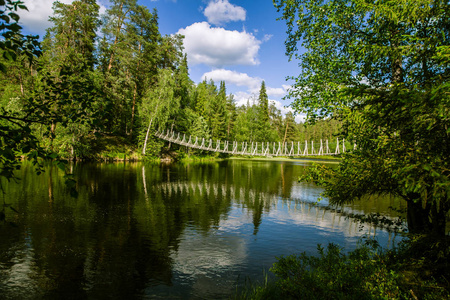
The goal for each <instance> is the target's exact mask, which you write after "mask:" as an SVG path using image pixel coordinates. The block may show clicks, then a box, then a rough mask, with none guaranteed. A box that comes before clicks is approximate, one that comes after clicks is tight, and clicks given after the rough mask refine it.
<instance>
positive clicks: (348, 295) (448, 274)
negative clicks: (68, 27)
mask: <svg viewBox="0 0 450 300" xmlns="http://www.w3.org/2000/svg"><path fill="white" fill-rule="evenodd" d="M270 272H272V273H273V274H275V276H276V278H275V279H269V278H268V276H266V279H265V281H264V282H263V283H253V284H252V283H249V284H248V285H247V286H246V287H245V288H244V289H243V290H242V291H237V292H236V295H235V297H234V299H414V300H418V299H436V300H438V299H439V300H440V299H450V282H449V280H450V237H449V236H446V237H442V236H441V237H434V236H429V235H410V236H408V238H407V239H405V240H404V241H402V242H401V243H400V244H399V245H397V246H396V247H394V248H393V249H388V250H386V249H382V248H381V247H380V245H379V244H378V242H377V241H376V240H374V239H367V240H361V243H360V245H359V246H358V248H356V249H355V250H353V251H350V252H348V253H345V249H343V248H341V247H340V246H339V245H336V244H329V245H318V246H317V254H316V255H306V254H305V253H300V254H293V255H290V256H284V257H279V258H278V261H277V262H276V263H275V264H274V265H273V267H272V268H271V269H270Z"/></svg>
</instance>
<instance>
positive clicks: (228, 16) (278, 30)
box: [21, 0, 300, 120]
mask: <svg viewBox="0 0 450 300" xmlns="http://www.w3.org/2000/svg"><path fill="white" fill-rule="evenodd" d="M97 1H98V3H99V4H100V6H101V11H100V12H101V13H102V12H103V13H104V12H105V10H106V9H107V7H108V5H109V2H108V1H107V0H97ZM24 2H25V4H26V5H27V6H28V9H29V11H30V13H22V14H21V22H22V25H23V26H24V29H25V31H26V32H29V33H33V34H39V35H40V36H41V37H42V36H43V35H44V33H45V28H47V27H48V26H50V25H51V24H50V23H49V22H48V17H49V15H50V14H51V13H52V10H51V7H52V2H53V0H24ZM60 2H64V3H70V2H72V0H61V1H60ZM138 3H139V4H141V5H145V6H147V7H148V8H149V9H150V10H153V8H156V9H157V10H158V15H159V27H160V32H161V34H163V35H171V34H177V33H179V34H183V35H184V36H185V40H184V45H185V52H186V53H187V56H188V64H189V73H190V77H191V78H192V80H194V82H196V83H198V82H200V81H202V80H203V79H204V78H207V79H208V80H209V79H212V80H214V81H215V82H216V83H217V84H218V83H219V81H221V80H224V81H225V83H226V87H227V93H228V94H230V93H232V94H234V96H235V99H236V101H237V103H238V105H241V104H245V103H247V101H248V100H250V101H252V99H255V98H257V96H258V92H259V88H260V86H261V81H262V80H264V81H265V83H266V87H267V93H268V96H269V99H270V100H271V101H274V102H275V104H276V106H277V107H278V108H279V109H280V110H281V111H282V113H283V114H284V113H286V112H287V111H288V109H286V108H284V106H286V105H288V104H289V101H287V100H282V98H283V96H284V95H285V94H286V91H287V89H288V88H289V82H287V81H286V80H285V78H286V76H292V75H297V74H298V72H299V69H298V67H297V63H296V62H295V61H293V62H289V61H288V58H287V57H286V56H285V47H284V40H285V38H286V25H285V23H284V21H277V20H276V19H277V17H279V16H280V14H279V13H277V11H276V9H275V7H274V6H273V4H272V0H138ZM297 120H300V117H297Z"/></svg>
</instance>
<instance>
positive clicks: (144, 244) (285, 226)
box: [0, 160, 404, 299]
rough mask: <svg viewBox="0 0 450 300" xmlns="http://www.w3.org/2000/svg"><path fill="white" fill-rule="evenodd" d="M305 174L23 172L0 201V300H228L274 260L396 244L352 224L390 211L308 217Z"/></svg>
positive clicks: (291, 170)
mask: <svg viewBox="0 0 450 300" xmlns="http://www.w3.org/2000/svg"><path fill="white" fill-rule="evenodd" d="M310 164H311V162H307V161H306V162H305V161H294V160H290V161H278V162H277V161H258V160H250V161H249V160H224V161H218V162H211V163H186V164H167V165H166V164H162V165H160V164H144V163H78V164H74V165H71V166H70V168H71V170H72V172H73V174H74V176H75V179H76V180H77V183H76V184H77V191H78V197H76V198H74V197H71V196H70V194H69V192H68V189H67V187H66V186H65V183H64V178H63V173H62V171H61V170H59V169H57V168H56V167H49V166H47V167H46V171H45V172H44V173H43V174H41V175H39V176H37V175H36V174H35V172H34V170H33V167H32V166H31V165H30V164H24V165H23V167H22V169H21V170H20V171H18V173H17V175H18V177H20V180H19V181H17V182H14V181H11V182H6V181H2V187H3V190H4V192H5V193H3V194H2V195H0V198H1V199H0V203H5V205H4V207H3V215H2V216H3V217H2V218H3V219H4V220H2V221H1V222H0V298H1V299H106V298H107V299H227V298H228V297H230V295H233V294H234V293H235V291H236V290H239V289H240V288H242V287H243V286H244V285H245V284H246V282H247V283H248V282H258V281H262V280H263V278H264V276H265V274H267V273H268V269H269V268H270V267H271V265H272V264H273V263H274V262H275V261H276V257H279V256H281V255H289V254H293V253H300V252H303V251H306V252H307V253H309V254H314V253H315V250H316V247H317V244H319V243H320V244H322V245H326V244H327V243H330V242H333V243H337V244H339V245H340V246H342V247H345V249H346V250H351V249H354V248H355V247H356V245H357V243H358V241H360V240H361V238H362V237H364V236H370V237H375V238H376V239H378V241H379V243H380V244H381V245H382V246H383V247H391V246H392V245H393V244H395V243H396V242H397V241H399V240H400V239H401V237H400V236H398V235H395V234H394V233H390V232H388V231H386V230H385V229H383V228H375V227H373V226H371V225H368V224H360V223H358V222H356V221H355V220H353V219H351V218H347V217H346V215H347V213H349V212H353V213H360V214H369V213H380V214H382V215H385V216H387V217H388V218H391V217H396V214H395V213H394V212H393V211H392V210H390V209H389V207H395V208H399V209H401V208H404V207H402V206H401V204H402V203H399V202H397V201H396V200H395V199H390V198H388V199H366V201H361V202H358V203H354V204H352V205H347V206H345V207H343V208H339V209H333V208H330V207H328V203H327V201H326V199H324V200H321V201H320V202H319V203H318V204H317V205H315V203H316V202H317V198H318V197H319V196H320V193H321V190H320V189H319V188H318V187H316V186H314V185H312V184H308V183H299V182H297V178H298V176H299V175H301V174H302V173H303V172H304V171H305V170H306V169H307V168H308V167H309V166H310Z"/></svg>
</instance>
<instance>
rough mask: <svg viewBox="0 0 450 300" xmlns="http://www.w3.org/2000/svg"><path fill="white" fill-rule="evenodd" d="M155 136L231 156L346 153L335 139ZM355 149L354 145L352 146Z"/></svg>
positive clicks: (177, 134) (168, 131)
mask: <svg viewBox="0 0 450 300" xmlns="http://www.w3.org/2000/svg"><path fill="white" fill-rule="evenodd" d="M155 136H156V137H158V138H160V139H162V140H165V141H168V142H171V143H175V144H178V145H182V146H186V147H189V148H194V149H199V150H205V151H211V152H219V153H228V154H233V155H246V156H268V157H271V156H272V157H273V156H319V155H339V154H341V153H344V152H346V150H347V149H346V146H345V140H339V139H336V142H333V143H329V142H328V140H325V141H323V140H320V142H316V143H314V141H309V142H308V141H304V142H284V143H282V142H252V143H249V142H237V141H232V142H229V141H220V140H216V141H213V140H212V139H205V138H201V137H200V138H199V137H193V136H189V137H188V136H186V134H180V133H177V132H175V131H170V130H167V131H166V132H164V131H163V132H159V131H157V132H156V133H155ZM354 148H356V145H354Z"/></svg>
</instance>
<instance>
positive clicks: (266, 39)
mask: <svg viewBox="0 0 450 300" xmlns="http://www.w3.org/2000/svg"><path fill="white" fill-rule="evenodd" d="M272 37H273V34H265V35H264V37H263V39H262V41H263V42H267V41H269V40H270V39H271V38H272Z"/></svg>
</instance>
